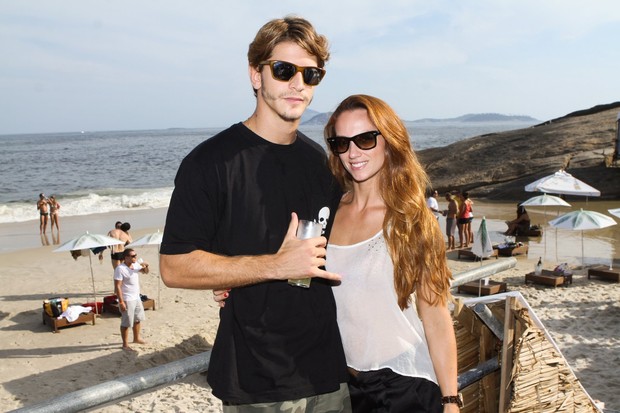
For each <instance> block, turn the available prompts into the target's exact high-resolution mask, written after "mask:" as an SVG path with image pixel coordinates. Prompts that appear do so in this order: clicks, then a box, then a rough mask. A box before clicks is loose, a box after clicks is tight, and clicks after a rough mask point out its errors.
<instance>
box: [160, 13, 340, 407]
mask: <svg viewBox="0 0 620 413" xmlns="http://www.w3.org/2000/svg"><path fill="white" fill-rule="evenodd" d="M328 58H329V51H328V45H327V39H326V38H325V37H324V36H321V35H319V34H317V33H316V31H315V29H314V28H313V27H312V25H311V24H310V23H309V22H308V21H306V20H304V19H302V18H298V17H286V18H284V19H275V20H272V21H270V22H268V23H267V24H265V25H264V26H263V27H262V28H261V29H260V30H259V32H258V33H257V35H256V37H255V39H254V41H253V42H252V43H251V44H250V47H249V51H248V61H249V69H248V70H249V77H250V82H251V84H252V88H253V89H254V94H255V96H256V108H255V110H254V113H253V114H252V115H251V116H250V117H249V118H248V119H247V120H246V121H244V122H242V123H238V124H235V125H233V126H231V127H230V128H229V129H227V130H225V131H223V132H221V133H220V134H218V135H216V136H214V137H212V138H211V139H209V140H207V141H205V142H203V143H202V144H200V145H199V146H198V147H196V148H195V149H194V150H193V151H192V152H191V153H190V154H189V155H188V156H187V157H186V158H185V159H184V160H183V162H182V164H181V166H180V168H179V171H178V173H177V176H176V179H175V189H174V192H173V195H172V199H171V201H170V207H169V210H168V216H167V220H166V227H165V231H164V238H163V242H162V245H161V249H160V254H161V255H160V269H161V275H162V279H163V280H164V283H165V284H166V285H167V286H169V287H176V288H192V289H226V288H232V290H231V291H230V293H229V294H230V295H229V297H228V299H227V301H226V306H225V307H224V308H222V310H221V311H220V325H219V329H218V332H217V337H216V339H215V343H214V347H213V353H212V356H211V362H210V366H209V373H208V378H207V380H208V382H209V384H210V386H211V388H212V389H213V394H214V395H216V396H217V397H218V398H220V399H222V401H223V403H222V404H223V406H224V412H239V411H250V410H251V411H252V412H259V411H264V412H272V411H280V410H282V411H284V410H285V409H293V410H295V411H306V412H336V411H347V410H345V409H348V408H349V406H350V403H349V398H348V390H347V386H346V381H347V372H346V363H345V359H344V352H343V350H342V344H341V340H340V334H339V332H338V326H337V323H336V307H335V302H334V297H333V294H332V291H331V285H332V283H333V281H338V280H339V279H340V277H339V276H338V275H337V274H332V273H329V272H327V271H325V270H324V269H322V268H321V267H322V266H323V265H324V263H325V259H324V257H325V246H326V241H327V240H326V238H325V237H315V238H310V239H306V240H301V239H297V238H296V237H295V231H296V229H297V225H298V219H306V220H316V221H318V222H321V224H323V227H324V228H325V235H326V236H327V235H328V233H329V230H330V228H331V221H330V220H329V218H330V215H331V216H332V217H333V215H334V213H335V211H336V207H337V205H338V200H339V198H340V190H339V189H338V188H337V185H336V183H335V181H334V179H333V176H332V175H331V173H330V172H329V170H328V168H327V165H326V157H325V151H324V150H323V149H322V148H321V147H320V146H319V145H317V144H316V143H314V142H312V141H311V140H310V139H308V138H307V137H306V136H304V135H303V134H301V133H300V132H299V131H298V130H297V127H298V126H299V122H300V119H301V116H302V114H303V112H304V110H305V109H306V107H307V106H308V105H309V104H310V102H311V101H312V97H313V94H314V87H315V86H316V85H318V83H319V82H320V80H321V79H322V77H323V75H324V73H325V72H324V70H323V66H324V65H325V62H326V61H327V60H328ZM307 277H311V278H313V280H312V283H311V285H310V288H308V289H306V288H301V287H295V286H291V285H289V284H288V283H287V281H286V280H287V279H301V278H307Z"/></svg>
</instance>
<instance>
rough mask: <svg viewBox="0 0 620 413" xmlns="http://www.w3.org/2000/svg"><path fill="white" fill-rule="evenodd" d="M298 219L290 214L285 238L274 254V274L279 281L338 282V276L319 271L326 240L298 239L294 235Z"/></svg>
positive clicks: (317, 238)
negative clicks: (313, 280) (305, 279)
mask: <svg viewBox="0 0 620 413" xmlns="http://www.w3.org/2000/svg"><path fill="white" fill-rule="evenodd" d="M298 225H299V219H298V218H297V214H295V213H294V212H293V213H292V214H291V222H290V223H289V226H288V230H287V232H286V236H285V237H284V241H282V245H281V246H280V249H279V250H278V252H277V253H276V254H275V257H274V258H275V259H274V273H275V278H276V279H279V280H287V279H292V280H297V279H300V278H308V277H311V278H314V277H320V278H325V279H328V280H334V281H340V276H339V275H338V274H334V273H331V272H327V271H325V270H322V269H320V268H319V267H323V266H324V265H325V253H326V246H327V238H325V237H322V236H321V237H315V238H309V239H304V240H301V239H298V238H297V236H296V235H295V234H296V232H297V227H298Z"/></svg>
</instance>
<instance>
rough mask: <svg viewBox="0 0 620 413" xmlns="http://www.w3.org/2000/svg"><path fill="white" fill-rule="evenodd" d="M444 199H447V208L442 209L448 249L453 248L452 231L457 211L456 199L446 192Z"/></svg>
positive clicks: (454, 228) (454, 227)
mask: <svg viewBox="0 0 620 413" xmlns="http://www.w3.org/2000/svg"><path fill="white" fill-rule="evenodd" d="M446 201H448V209H447V210H445V211H443V214H444V215H445V217H446V236H447V237H448V248H447V249H448V250H453V249H454V248H455V246H454V231H455V230H456V214H457V213H458V210H459V208H458V205H457V203H456V200H455V199H454V197H453V196H452V194H450V192H447V193H446Z"/></svg>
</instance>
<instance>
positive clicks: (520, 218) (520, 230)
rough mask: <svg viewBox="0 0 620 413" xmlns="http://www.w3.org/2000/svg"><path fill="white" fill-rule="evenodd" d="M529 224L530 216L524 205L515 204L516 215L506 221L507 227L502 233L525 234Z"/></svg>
mask: <svg viewBox="0 0 620 413" xmlns="http://www.w3.org/2000/svg"><path fill="white" fill-rule="evenodd" d="M530 224H531V221H530V216H529V215H528V213H527V210H526V209H525V207H524V206H522V205H517V217H516V218H515V219H513V220H512V221H506V225H508V229H507V230H506V232H504V235H513V236H516V235H520V234H522V235H525V234H527V232H528V231H529V230H530Z"/></svg>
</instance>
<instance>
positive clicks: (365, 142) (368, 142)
mask: <svg viewBox="0 0 620 413" xmlns="http://www.w3.org/2000/svg"><path fill="white" fill-rule="evenodd" d="M379 135H381V132H379V131H378V130H373V131H370V132H362V133H360V134H358V135H355V136H352V137H350V138H347V137H345V136H334V137H333V138H327V143H328V144H329V148H330V149H331V150H332V152H333V153H334V154H335V155H340V154H342V153H345V152H346V151H348V150H349V145H350V143H351V141H353V143H355V146H357V147H358V148H360V149H362V150H365V151H366V150H368V149H372V148H374V147H375V146H377V136H379Z"/></svg>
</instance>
